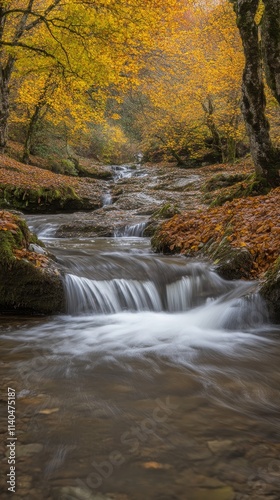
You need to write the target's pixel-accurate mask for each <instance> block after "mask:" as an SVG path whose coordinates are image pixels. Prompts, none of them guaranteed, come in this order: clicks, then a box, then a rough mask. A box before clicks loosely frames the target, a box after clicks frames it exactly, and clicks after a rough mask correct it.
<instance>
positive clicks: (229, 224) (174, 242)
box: [159, 188, 280, 277]
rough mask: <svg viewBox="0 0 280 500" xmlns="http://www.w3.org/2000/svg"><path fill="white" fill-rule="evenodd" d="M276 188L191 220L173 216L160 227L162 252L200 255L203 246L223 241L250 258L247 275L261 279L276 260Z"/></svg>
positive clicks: (279, 234) (279, 193)
mask: <svg viewBox="0 0 280 500" xmlns="http://www.w3.org/2000/svg"><path fill="white" fill-rule="evenodd" d="M279 204H280V188H277V189H274V190H272V191H271V192H270V193H269V194H268V195H267V196H257V197H254V198H252V197H250V198H245V199H237V200H233V201H231V202H227V203H225V204H224V205H223V206H222V207H217V208H209V209H208V210H206V211H198V212H196V213H195V214H194V215H192V217H190V216H189V214H187V213H185V214H182V215H175V216H174V217H173V218H172V219H171V220H169V221H168V222H166V223H164V224H163V226H162V227H161V230H160V233H159V239H160V241H161V242H163V243H164V245H165V248H167V247H168V248H169V250H170V251H177V252H180V253H183V254H186V255H194V254H196V253H197V252H199V251H203V247H204V245H205V244H207V243H208V242H210V240H211V241H213V242H214V241H215V242H216V243H217V244H219V243H221V242H222V241H223V240H225V239H226V241H227V242H228V243H229V244H230V245H232V246H233V247H237V248H242V247H244V248H247V249H248V251H249V252H250V253H251V255H252V256H253V258H254V263H253V267H252V271H251V274H252V276H253V277H257V276H261V275H262V274H263V273H264V272H265V271H267V269H268V268H269V266H270V265H271V264H272V263H273V262H274V261H275V260H276V259H277V257H278V256H279V248H280V212H279V211H277V207H279Z"/></svg>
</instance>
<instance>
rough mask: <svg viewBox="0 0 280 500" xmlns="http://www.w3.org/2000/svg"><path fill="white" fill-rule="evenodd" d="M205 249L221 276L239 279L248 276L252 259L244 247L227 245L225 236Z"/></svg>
mask: <svg viewBox="0 0 280 500" xmlns="http://www.w3.org/2000/svg"><path fill="white" fill-rule="evenodd" d="M203 251H204V249H203ZM205 251H206V254H208V255H209V256H210V257H211V259H212V260H213V261H214V265H215V268H216V271H217V273H218V274H219V275H220V276H221V277H222V278H224V279H241V278H249V277H250V270H251V268H252V265H253V261H254V259H253V257H252V255H251V254H250V252H249V250H247V249H246V248H234V247H232V246H231V245H229V243H228V242H227V239H226V238H225V239H224V240H222V241H221V243H220V244H219V245H218V246H217V245H216V244H212V245H211V246H209V247H207V248H206V249H205Z"/></svg>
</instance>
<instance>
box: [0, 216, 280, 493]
mask: <svg viewBox="0 0 280 500" xmlns="http://www.w3.org/2000/svg"><path fill="white" fill-rule="evenodd" d="M42 218H44V223H42V226H43V225H44V224H50V225H51V224H52V222H51V221H52V220H53V224H57V223H58V219H59V217H58V216H54V217H53V218H52V216H46V217H45V216H42ZM68 218H69V220H71V215H68ZM30 219H32V217H31V218H30ZM34 219H36V220H34V221H33V222H34V226H35V225H36V227H37V228H40V227H41V226H40V224H41V222H42V221H41V222H40V220H39V219H40V217H39V216H35V217H34ZM63 222H65V219H64V217H63ZM68 223H69V222H68ZM49 227H51V226H49ZM46 241H47V244H48V247H49V249H50V251H51V252H52V253H54V254H55V255H56V257H57V259H58V261H59V262H60V263H61V265H63V266H64V271H65V289H66V294H67V307H68V312H67V314H64V315H61V316H57V317H52V318H50V317H49V318H42V317H40V318H6V319H5V318H4V319H3V324H2V327H0V333H1V335H0V341H1V350H2V352H3V353H4V356H5V360H6V361H7V363H5V365H4V363H3V366H2V365H1V364H0V375H1V378H2V380H3V381H4V383H5V384H6V382H5V381H6V380H9V384H14V383H15V386H16V388H17V392H18V399H17V422H18V426H19V432H18V441H17V445H18V446H19V448H18V449H19V451H20V446H21V445H22V444H23V445H26V444H33V445H34V443H35V444H41V445H42V452H40V453H34V454H33V455H30V456H28V457H27V458H25V457H22V458H21V459H20V460H19V462H18V474H19V477H25V476H32V481H33V484H32V489H35V490H36V495H37V496H36V498H40V499H41V498H42V499H46V500H47V499H48V498H51V499H56V498H61V499H64V498H69V495H70V496H71V498H77V499H78V498H96V499H97V498H98V499H99V498H100V499H101V498H102V499H103V498H104V499H105V498H109V497H110V498H111V497H112V498H116V499H117V498H119V496H120V491H121V492H122V493H121V496H123V497H124V498H126V499H128V500H143V498H148V499H150V498H151V499H159V498H166V499H167V498H168V499H169V498H170V499H171V498H174V499H175V498H176V499H178V500H186V499H187V498H196V499H198V500H201V499H202V498H211V499H216V498H220V497H221V498H226V497H227V498H236V499H237V498H239V496H240V492H242V495H241V496H242V497H243V496H244V498H245V496H246V498H248V499H249V498H250V499H251V498H252V499H255V498H260V499H262V498H263V499H264V498H266V497H267V498H269V497H271V495H270V494H269V495H268V496H267V495H266V496H263V497H262V496H260V495H258V493H259V489H260V487H262V488H263V489H265V488H268V490H265V491H269V492H271V491H273V492H275V494H274V493H273V495H272V497H273V498H274V497H275V499H276V498H280V496H279V495H280V487H279V481H278V479H279V476H277V475H276V474H274V467H275V464H276V465H277V463H278V462H277V460H278V459H277V457H278V453H279V449H278V448H279V446H278V444H277V443H278V442H279V419H278V414H279V387H280V375H279V353H280V350H279V340H278V339H279V328H276V327H273V326H272V325H270V324H269V319H268V316H267V311H266V307H265V305H264V304H263V302H262V300H261V298H260V297H259V296H258V294H257V293H256V290H257V288H256V284H255V283H248V282H243V281H232V282H230V281H226V280H223V279H221V278H220V277H219V276H218V275H217V274H216V273H215V271H214V270H213V269H211V268H210V267H209V266H208V265H206V264H205V263H201V262H194V261H191V260H187V259H185V258H182V257H179V256H175V257H171V256H169V257H167V256H160V255H154V254H152V253H151V252H150V249H149V246H148V240H147V239H146V238H137V237H135V238H111V239H110V238H88V239H84V238H83V239H79V238H76V239H75V238H72V239H67V238H65V239H60V240H59V239H55V238H51V239H48V238H47V240H46ZM11 386H13V385H11ZM5 390H6V386H5ZM159 400H160V401H171V403H172V405H173V406H172V409H171V410H170V411H169V412H168V413H166V415H165V414H164V413H163V412H162V411H160V416H162V415H163V416H164V417H166V418H165V420H164V422H163V423H162V422H161V421H160V422H155V423H154V424H155V426H156V427H155V429H153V431H152V432H150V427H149V429H148V427H147V429H148V430H147V432H145V430H144V432H142V434H140V438H139V439H138V441H137V440H136V438H135V435H134V441H133V440H132V439H131V440H130V443H132V442H134V443H135V442H136V441H137V450H136V451H133V449H132V447H129V446H128V444H127V443H129V441H125V440H124V439H123V438H124V437H125V436H127V435H132V433H133V432H134V429H136V430H137V429H138V430H139V429H142V428H143V429H146V424H147V426H149V424H152V425H153V422H154V421H153V415H156V414H157V410H158V404H159V403H158V401H159ZM3 428H4V427H3ZM143 429H142V430H143ZM273 439H275V443H274V442H273ZM209 443H210V444H211V443H214V445H215V444H217V443H218V445H221V451H218V452H215V451H214V452H213V451H211V450H210V448H209ZM223 446H224V449H222V447H223ZM115 450H117V451H120V453H121V454H122V456H123V459H124V462H123V464H122V465H121V467H118V466H115V467H113V470H112V472H111V473H110V474H108V475H106V477H105V474H104V475H100V472H97V469H96V468H94V467H93V465H92V464H93V463H95V464H99V465H100V466H101V465H102V464H103V465H104V464H108V463H109V462H108V460H109V459H110V457H111V456H112V453H113V452H114V451H115ZM104 467H105V466H104ZM154 467H159V468H158V469H155V468H154ZM161 467H162V469H161ZM99 470H101V469H99ZM102 470H105V469H102ZM106 470H108V467H107V469H106ZM277 470H278V469H277ZM33 471H34V472H33ZM41 471H42V472H41ZM97 474H99V475H98V476H97ZM260 475H261V480H262V483H261V484H260V481H259V477H260ZM96 477H97V478H100V477H101V483H100V487H98V488H94V487H93V486H89V485H93V484H94V482H93V479H94V478H96ZM189 477H190V481H193V483H191V484H190V482H189ZM243 478H244V479H243ZM255 478H256V480H255ZM90 479H92V481H90ZM217 480H219V482H218V483H217ZM254 481H255V482H254ZM200 483H202V484H203V488H201V485H200ZM216 484H218V486H217V487H216V486H215V485H216ZM220 484H221V485H222V486H221V488H220V486H219V485H220ZM65 485H67V486H65ZM68 485H69V487H68ZM213 485H214V486H213ZM223 485H224V486H223ZM19 487H20V486H19ZM69 488H70V489H69ZM71 488H72V489H71ZM232 492H233V493H232ZM243 493H244V495H243ZM224 494H225V495H224ZM27 496H28V495H27ZM25 497H26V494H25V496H24V498H25ZM1 498H2V497H1ZM240 498H241V497H240Z"/></svg>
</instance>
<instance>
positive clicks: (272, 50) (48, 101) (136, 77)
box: [0, 0, 280, 184]
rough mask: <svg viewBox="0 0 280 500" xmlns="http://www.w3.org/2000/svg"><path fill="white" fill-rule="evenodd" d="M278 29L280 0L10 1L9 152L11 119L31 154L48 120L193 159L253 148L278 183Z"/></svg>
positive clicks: (0, 83)
mask: <svg viewBox="0 0 280 500" xmlns="http://www.w3.org/2000/svg"><path fill="white" fill-rule="evenodd" d="M279 33H280V0H275V1H274V2H269V1H265V0H264V1H258V0H254V1H253V2H252V1H249V0H220V1H218V2H217V1H214V0H213V1H211V2H206V1H204V0H200V1H199V0H180V1H179V2H178V1H175V0H167V1H166V2H161V1H159V0H144V1H140V0H129V1H127V0H126V1H125V0H102V1H98V2H95V1H91V0H20V1H15V0H12V1H8V0H6V1H2V2H0V98H1V105H0V149H1V151H4V149H5V147H6V144H7V139H8V125H9V126H10V130H11V132H12V133H13V134H14V135H15V136H20V140H21V141H23V142H24V160H25V161H26V162H28V161H29V156H30V152H31V151H32V149H34V145H35V144H36V143H37V144H38V143H39V142H40V139H39V135H38V134H39V132H38V131H41V137H42V130H44V131H46V130H47V129H48V127H53V128H54V129H55V128H56V129H57V130H58V129H59V130H60V131H61V130H63V131H64V134H65V137H66V139H65V140H66V142H67V143H68V142H70V143H71V144H72V143H73V144H76V143H77V138H79V139H78V140H79V141H81V140H82V141H83V142H84V144H85V149H86V147H88V148H89V149H92V148H93V147H94V146H93V144H95V145H96V144H97V142H98V141H96V139H95V138H96V137H97V136H98V134H101V135H102V134H103V136H104V137H107V138H108V144H109V143H111V144H116V148H117V143H118V140H115V139H114V137H118V138H119V147H120V148H121V147H122V146H121V145H124V144H125V143H127V145H129V144H130V145H131V151H133V150H136V149H138V150H139V149H140V150H142V151H144V152H147V154H153V153H156V152H158V151H160V152H161V154H166V155H172V156H173V157H175V158H176V159H177V160H178V162H179V163H180V162H181V164H182V165H183V166H186V163H187V162H188V161H189V160H193V161H195V160H196V159H198V158H203V157H206V158H207V153H209V151H210V150H211V151H212V157H213V158H214V159H220V160H221V161H233V160H235V158H236V156H238V155H240V154H244V152H246V151H248V149H249V147H250V151H251V154H252V157H253V160H254V163H255V167H256V172H257V174H258V175H259V176H260V177H265V178H266V179H267V180H268V181H269V182H270V183H271V184H277V183H278V178H279V175H278V170H279V134H278V132H277V120H279V118H278V114H279V102H280V97H279V95H280V81H279V74H280V71H279V64H280V63H279V61H280V55H279V54H280V38H279V37H280V34H279ZM260 42H261V43H260ZM244 68H245V69H244ZM242 73H243V76H242ZM241 82H243V83H242V85H241ZM240 104H241V109H240ZM241 110H242V112H241ZM19 130H20V131H21V132H20V133H19V132H18V131H19ZM246 131H247V134H248V137H249V143H247V139H246ZM36 134H37V135H36ZM110 134H111V135H112V141H111V142H110ZM43 135H44V134H43ZM99 142H100V141H99ZM97 149H98V147H97ZM108 150H110V147H109V146H108ZM97 152H98V151H97ZM109 156H110V155H109Z"/></svg>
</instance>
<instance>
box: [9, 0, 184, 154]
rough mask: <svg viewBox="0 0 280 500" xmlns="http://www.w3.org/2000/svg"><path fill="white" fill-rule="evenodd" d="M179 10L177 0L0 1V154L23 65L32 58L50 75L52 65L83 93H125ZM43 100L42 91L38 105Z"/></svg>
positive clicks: (36, 67) (35, 68) (37, 65)
mask: <svg viewBox="0 0 280 500" xmlns="http://www.w3.org/2000/svg"><path fill="white" fill-rule="evenodd" d="M176 12H177V7H176V1H175V0H168V1H166V2H165V3H164V5H162V2H160V1H159V0H144V1H143V0H129V1H125V0H101V1H99V2H95V1H93V0H92V1H91V0H68V1H67V2H62V0H19V1H17V0H11V1H9V0H6V1H5V2H3V1H2V2H0V98H1V107H0V151H3V150H4V148H5V145H6V142H7V124H8V118H9V104H10V95H9V94H10V83H11V79H12V77H13V76H14V71H15V68H16V67H17V65H18V64H19V63H21V66H25V62H26V61H27V60H28V59H30V58H31V55H32V54H33V55H34V56H35V58H34V63H35V64H34V66H33V70H35V71H36V70H37V69H38V68H39V69H40V71H45V73H46V74H48V73H49V61H52V62H53V63H54V64H55V66H57V67H60V69H61V71H60V75H61V77H63V78H64V77H65V76H67V78H72V77H73V78H74V79H76V82H81V81H82V82H83V83H82V84H81V87H82V89H83V92H84V91H86V92H87V93H93V94H94V93H96V92H97V93H100V92H102V91H103V90H104V92H105V94H106V92H107V89H108V88H109V87H110V86H116V85H117V86H118V87H119V88H122V89H123V90H124V89H125V88H127V85H128V82H129V85H133V84H134V82H135V81H136V80H137V74H138V72H139V70H140V69H141V67H142V66H143V63H144V59H143V55H145V54H147V53H148V52H149V51H151V50H152V49H154V50H156V47H157V43H160V37H161V34H162V32H164V31H166V30H167V29H169V23H170V22H172V19H173V20H174V19H175V17H176ZM39 60H40V61H41V63H39V62H38V61H39ZM42 61H43V63H42ZM44 64H45V66H46V67H47V68H45V70H43V69H42V67H43V66H44ZM73 78H72V81H73ZM78 86H79V84H78V83H77V84H76V87H78ZM85 87H86V88H85ZM57 88H58V89H59V85H58V87H57ZM44 100H45V93H44V91H43V94H42V93H41V94H40V99H39V101H40V102H39V106H40V107H41V104H42V102H44Z"/></svg>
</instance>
